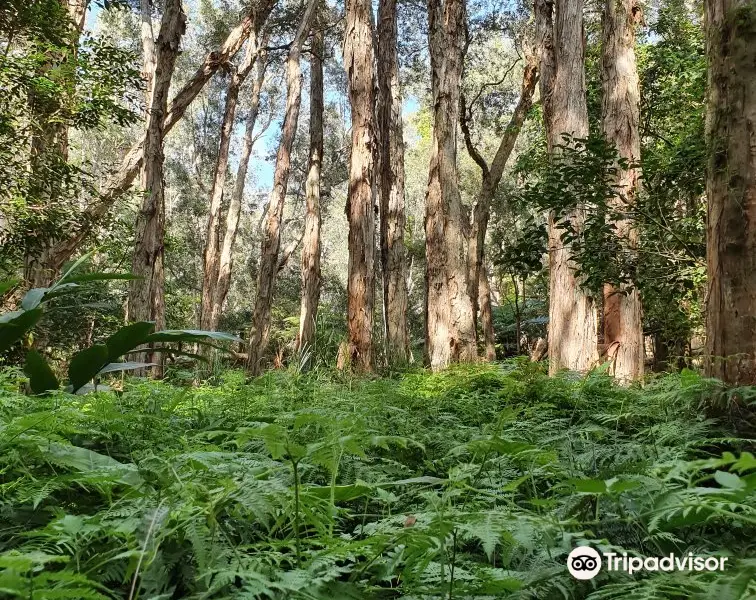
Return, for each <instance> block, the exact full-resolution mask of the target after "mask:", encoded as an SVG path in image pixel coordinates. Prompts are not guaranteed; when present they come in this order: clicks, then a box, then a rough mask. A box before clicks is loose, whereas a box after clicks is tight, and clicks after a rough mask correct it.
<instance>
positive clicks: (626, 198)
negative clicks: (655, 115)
mask: <svg viewBox="0 0 756 600" xmlns="http://www.w3.org/2000/svg"><path fill="white" fill-rule="evenodd" d="M641 14H642V13H641V8H640V6H639V5H638V4H637V3H636V1H635V0H606V6H605V9H604V23H603V44H602V64H603V103H602V126H603V131H604V135H605V136H606V139H607V141H608V142H610V143H611V144H614V145H615V146H616V148H617V152H618V153H619V156H620V157H622V158H624V159H626V160H627V161H628V162H629V163H631V164H632V163H636V162H637V161H638V160H640V133H639V126H640V82H639V80H638V68H637V66H636V61H635V25H636V23H638V22H640V19H641ZM639 175H640V174H639V172H638V170H637V169H635V168H633V167H632V166H631V168H629V169H622V168H619V166H618V169H617V174H616V176H615V185H616V186H617V187H616V189H617V194H618V195H617V197H616V198H614V199H613V201H612V204H613V207H614V208H615V209H616V210H617V211H618V212H620V213H622V212H628V210H630V209H631V208H632V206H633V205H634V204H635V199H636V195H637V189H638V184H639ZM615 225H616V231H617V236H618V237H619V238H621V239H622V240H623V241H624V242H625V244H626V245H627V246H628V247H629V248H630V249H631V250H633V249H635V248H636V247H637V245H638V233H637V231H636V230H635V227H633V225H632V222H631V221H630V220H629V219H622V220H620V221H618V222H617V223H616V224H615ZM603 304H604V310H603V340H604V351H605V353H606V356H607V357H608V358H609V359H610V360H611V372H612V373H613V375H614V376H615V377H616V378H617V379H618V380H619V381H625V382H628V381H633V380H636V379H640V378H641V377H643V369H644V362H645V357H644V342H643V319H642V311H641V299H640V294H639V292H638V289H637V288H636V287H634V286H632V285H621V286H619V287H615V286H613V285H606V286H605V287H604V302H603Z"/></svg>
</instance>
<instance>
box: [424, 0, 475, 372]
mask: <svg viewBox="0 0 756 600" xmlns="http://www.w3.org/2000/svg"><path fill="white" fill-rule="evenodd" d="M465 28H466V9H465V3H464V0H446V1H445V2H443V3H442V0H429V1H428V29H429V33H428V38H429V39H428V42H429V47H430V58H431V90H432V94H433V136H432V139H431V157H430V172H429V175H428V191H427V194H426V198H425V254H426V265H427V270H426V292H427V293H426V324H425V328H426V334H425V354H426V362H427V363H428V364H429V365H430V367H431V368H432V369H433V370H438V369H442V368H444V367H446V366H447V365H448V364H449V363H451V362H472V361H475V360H476V359H477V339H476V330H475V315H474V312H473V303H472V301H471V299H470V296H469V294H468V275H467V271H468V269H467V247H466V246H467V240H466V237H465V234H464V231H463V211H462V200H461V198H460V195H459V187H458V181H457V179H458V175H457V123H458V122H459V89H460V84H461V79H462V62H463V59H464V47H465V42H466V40H465V30H466V29H465Z"/></svg>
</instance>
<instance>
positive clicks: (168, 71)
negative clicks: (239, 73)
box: [128, 0, 186, 329]
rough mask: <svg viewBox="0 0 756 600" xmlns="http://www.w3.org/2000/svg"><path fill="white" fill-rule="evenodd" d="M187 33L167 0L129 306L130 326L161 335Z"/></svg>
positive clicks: (177, 2) (177, 3)
mask: <svg viewBox="0 0 756 600" xmlns="http://www.w3.org/2000/svg"><path fill="white" fill-rule="evenodd" d="M185 29H186V15H184V11H183V9H182V8H181V0H168V1H167V2H166V4H165V11H164V13H163V18H162V21H161V24H160V33H159V34H158V39H157V42H156V44H155V49H156V54H155V73H154V85H153V90H152V99H151V105H150V111H149V113H148V115H147V135H146V136H145V142H144V155H145V160H144V169H143V172H142V187H143V188H144V190H145V196H144V200H143V202H142V206H141V209H140V211H139V213H138V215H137V221H136V226H135V246H134V256H133V260H132V263H131V272H132V273H133V274H134V275H136V276H138V277H141V279H137V280H134V281H132V282H131V283H130V285H129V300H128V320H130V321H155V327H156V329H162V328H164V327H165V299H164V293H165V290H164V272H163V251H164V237H165V199H164V196H163V192H164V181H163V161H164V156H163V136H164V119H165V114H166V111H167V110H168V89H169V87H170V85H171V78H172V77H173V69H174V66H175V64H176V56H177V55H178V50H179V44H180V43H181V37H182V36H183V34H184V31H185Z"/></svg>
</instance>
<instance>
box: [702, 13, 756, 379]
mask: <svg viewBox="0 0 756 600" xmlns="http://www.w3.org/2000/svg"><path fill="white" fill-rule="evenodd" d="M705 6H706V53H707V57H708V63H709V77H708V88H709V89H708V110H707V119H706V120H707V137H708V147H709V163H708V171H707V182H706V195H707V198H708V221H707V231H706V238H707V239H706V255H707V272H708V276H709V281H708V286H709V288H708V298H707V304H706V371H707V373H708V374H709V375H711V376H714V377H719V378H721V379H723V380H724V381H725V382H727V383H730V384H733V385H754V384H756V301H755V299H756V4H755V3H754V2H753V0H706V3H705Z"/></svg>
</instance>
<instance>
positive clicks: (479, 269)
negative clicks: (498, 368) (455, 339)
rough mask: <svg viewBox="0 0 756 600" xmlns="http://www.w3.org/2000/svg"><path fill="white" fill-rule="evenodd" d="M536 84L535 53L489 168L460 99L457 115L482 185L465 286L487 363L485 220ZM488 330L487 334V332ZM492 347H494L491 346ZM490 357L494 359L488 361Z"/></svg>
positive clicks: (489, 324)
mask: <svg viewBox="0 0 756 600" xmlns="http://www.w3.org/2000/svg"><path fill="white" fill-rule="evenodd" d="M537 82H538V54H537V53H536V54H533V55H531V56H529V57H528V62H527V64H526V65H525V69H524V70H523V73H522V85H521V86H520V99H519V100H518V101H517V105H516V106H515V109H514V112H513V113H512V117H511V118H510V120H509V124H508V125H507V128H506V130H505V131H504V135H503V136H502V138H501V142H500V143H499V147H498V148H497V150H496V154H495V155H494V159H493V161H492V162H491V165H490V166H489V164H488V163H487V162H486V160H485V158H483V155H482V154H480V152H479V151H478V149H477V148H476V147H475V145H474V144H473V142H472V135H471V134H470V129H469V123H468V115H466V114H465V111H466V106H465V100H464V98H462V114H461V115H460V117H461V119H460V124H461V128H462V133H463V134H464V138H465V146H466V147H467V152H468V154H469V155H470V157H471V158H472V159H473V160H474V161H475V163H476V164H477V165H478V166H479V167H480V170H481V185H480V191H479V192H478V197H477V198H476V200H475V206H474V208H473V222H472V228H471V233H470V240H469V249H468V283H469V288H470V289H469V294H470V299H471V301H472V302H473V310H474V311H475V314H476V315H477V314H478V312H480V319H481V325H482V328H483V333H484V338H485V342H486V353H485V356H486V360H495V358H496V352H495V350H494V351H493V352H491V344H492V342H491V339H493V316H492V314H491V299H490V290H489V292H488V295H487V296H486V293H485V292H483V291H480V290H479V286H480V285H481V284H483V282H484V281H485V285H486V287H489V285H488V275H487V274H486V270H485V268H484V265H483V255H484V251H485V242H486V233H487V230H488V220H489V218H490V215H491V202H492V201H493V198H494V196H495V195H496V190H497V188H498V187H499V183H500V182H501V178H502V176H503V174H504V168H505V167H506V164H507V161H508V160H509V156H510V155H511V154H512V149H513V148H514V145H515V142H516V141H517V136H518V135H519V134H520V129H521V128H522V124H523V123H524V122H525V118H526V117H527V115H528V111H530V108H531V106H533V93H534V92H535V88H536V83H537ZM482 299H485V300H486V301H487V303H488V306H487V312H486V313H484V309H483V307H482V305H481V304H480V300H482ZM489 329H490V331H488V330H489ZM494 347H495V346H494ZM491 356H493V358H491Z"/></svg>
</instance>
